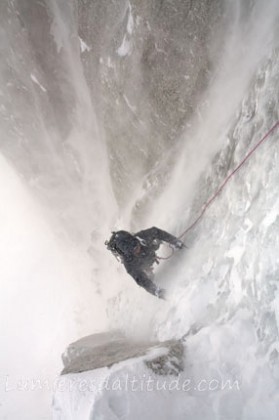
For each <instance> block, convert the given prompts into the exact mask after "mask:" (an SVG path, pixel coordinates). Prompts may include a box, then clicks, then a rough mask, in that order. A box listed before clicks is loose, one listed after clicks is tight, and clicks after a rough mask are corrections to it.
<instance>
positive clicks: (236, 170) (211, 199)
mask: <svg viewBox="0 0 279 420" xmlns="http://www.w3.org/2000/svg"><path fill="white" fill-rule="evenodd" d="M278 126H279V120H278V121H277V122H276V124H274V125H273V126H272V127H271V128H270V130H268V132H267V133H266V134H265V135H264V136H263V137H262V138H261V139H260V140H259V141H258V142H257V143H256V145H255V146H254V147H253V148H252V149H251V150H250V152H249V153H247V155H246V156H245V157H244V158H243V159H242V160H241V162H240V163H239V164H238V165H237V167H236V168H235V169H234V170H233V171H232V172H231V173H230V174H229V175H228V176H227V177H226V178H225V179H224V181H223V182H222V184H221V185H220V187H219V188H218V189H217V191H216V192H215V193H214V194H213V195H212V197H210V198H209V200H208V201H207V202H206V203H205V204H204V205H203V207H202V209H201V212H200V214H199V216H198V217H197V218H196V219H195V220H194V222H193V223H192V224H191V225H190V226H188V227H187V229H185V230H184V231H183V232H182V233H181V235H180V236H178V238H179V239H181V238H182V237H183V236H184V235H186V233H188V232H189V231H190V230H192V229H193V228H194V227H195V226H196V225H197V224H198V222H199V221H200V220H201V218H202V217H203V215H204V213H205V212H206V210H207V209H208V207H209V206H210V205H211V204H212V203H213V201H214V200H215V199H216V198H217V196H218V195H219V194H220V193H221V192H222V190H223V188H224V187H225V185H226V184H227V183H228V182H229V180H230V179H231V178H232V177H233V176H234V175H235V174H236V172H238V171H239V169H240V168H241V167H242V166H243V165H244V163H245V162H247V160H249V159H250V157H251V156H252V155H253V154H254V152H255V151H256V150H257V149H258V147H260V146H261V145H262V144H263V143H264V141H265V140H267V138H268V137H269V136H270V135H271V134H272V132H273V131H275V129H276V128H277V127H278ZM171 249H172V253H171V254H170V255H169V256H167V257H158V259H160V260H168V259H169V258H171V257H172V256H173V254H174V249H173V248H171Z"/></svg>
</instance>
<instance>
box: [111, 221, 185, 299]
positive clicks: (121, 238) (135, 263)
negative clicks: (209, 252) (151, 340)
mask: <svg viewBox="0 0 279 420" xmlns="http://www.w3.org/2000/svg"><path fill="white" fill-rule="evenodd" d="M162 242H168V243H169V244H171V245H173V246H174V247H176V248H178V249H182V248H183V247H184V246H185V245H184V244H183V242H182V241H180V240H179V239H178V238H176V237H175V236H173V235H171V234H170V233H168V232H165V231H164V230H161V229H159V228H157V227H152V228H150V229H146V230H141V231H140V232H138V233H136V234H134V235H132V234H131V233H129V232H126V231H125V230H119V231H118V232H112V236H111V238H110V240H109V241H106V242H105V245H106V246H107V248H108V249H109V250H110V251H112V252H113V254H114V255H115V256H116V257H120V260H121V262H122V263H123V264H124V266H125V268H126V271H127V273H128V274H130V276H132V277H133V278H134V279H135V281H136V283H137V284H138V285H139V286H141V287H144V289H145V290H147V292H149V293H151V294H153V295H155V296H157V297H158V298H161V299H164V297H165V289H162V288H159V287H157V286H156V285H155V284H154V283H153V281H152V279H153V277H154V275H153V264H154V263H159V261H158V257H157V255H156V251H157V249H158V248H159V247H160V245H161V243H162Z"/></svg>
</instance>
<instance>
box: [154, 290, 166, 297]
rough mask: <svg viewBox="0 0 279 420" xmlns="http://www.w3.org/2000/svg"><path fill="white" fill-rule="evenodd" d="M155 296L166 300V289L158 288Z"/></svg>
mask: <svg viewBox="0 0 279 420" xmlns="http://www.w3.org/2000/svg"><path fill="white" fill-rule="evenodd" d="M156 296H157V297H158V298H159V299H164V300H166V290H165V289H158V290H157V292H156Z"/></svg>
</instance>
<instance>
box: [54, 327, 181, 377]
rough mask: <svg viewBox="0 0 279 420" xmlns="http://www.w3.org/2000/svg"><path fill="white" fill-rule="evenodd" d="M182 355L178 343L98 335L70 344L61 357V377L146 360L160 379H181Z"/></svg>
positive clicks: (174, 341) (118, 335)
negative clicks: (129, 361) (170, 377)
mask: <svg viewBox="0 0 279 420" xmlns="http://www.w3.org/2000/svg"><path fill="white" fill-rule="evenodd" d="M154 353H155V355H154ZM183 355H184V347H183V344H182V342H181V341H179V340H168V341H164V342H158V341H157V342H155V341H154V342H142V341H140V342H139V341H131V340H128V339H127V338H125V336H123V335H122V334H121V333H120V332H119V331H113V332H106V333H99V334H93V335H90V336H87V337H84V338H82V339H81V340H78V341H76V342H75V343H72V344H70V346H69V347H68V349H67V350H66V352H65V353H64V354H63V356H62V359H63V363H64V366H65V367H64V369H63V371H62V375H65V374H69V373H80V372H85V371H90V370H94V369H98V368H102V367H111V366H112V365H114V364H116V363H119V362H122V361H125V360H128V359H133V358H143V361H144V363H145V364H146V366H147V367H148V368H149V369H151V370H152V371H153V372H154V373H156V374H158V375H178V374H179V373H180V372H181V371H182V370H183Z"/></svg>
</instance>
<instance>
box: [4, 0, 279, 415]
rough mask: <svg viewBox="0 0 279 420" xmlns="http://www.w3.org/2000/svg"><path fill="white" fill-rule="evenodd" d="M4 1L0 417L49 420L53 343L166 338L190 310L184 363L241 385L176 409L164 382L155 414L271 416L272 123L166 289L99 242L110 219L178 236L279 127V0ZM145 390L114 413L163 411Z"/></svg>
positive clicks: (161, 270) (166, 275) (191, 371)
mask: <svg viewBox="0 0 279 420" xmlns="http://www.w3.org/2000/svg"><path fill="white" fill-rule="evenodd" d="M0 8H1V13H0V19H1V42H0V54H1V61H0V83H1V86H0V98H1V104H0V112H1V124H0V131H1V133H0V134H1V140H0V144H1V156H0V168H1V178H0V194H1V196H0V201H1V205H0V225H1V241H0V248H1V262H0V275H1V283H2V292H1V298H0V299H1V305H0V307H1V309H0V310H1V337H2V342H1V345H2V348H1V356H2V357H1V365H0V369H1V370H0V374H1V377H0V387H1V388H0V393H1V404H2V405H1V406H0V418H3V419H4V418H9V419H12V420H16V419H18V418H19V416H20V418H21V419H25V418H26V419H28V420H30V419H36V420H37V419H40V418H42V419H43V418H45V419H48V418H50V405H51V398H52V392H53V387H54V386H55V379H56V375H57V374H58V373H59V371H60V368H61V362H60V354H61V353H62V351H63V350H64V348H65V346H66V345H67V344H68V343H70V342H72V341H74V340H75V339H77V338H80V337H82V336H83V335H86V334H90V333H94V332H96V331H103V330H106V329H110V328H119V329H121V330H122V331H123V332H124V333H125V334H126V335H127V336H128V338H129V339H132V338H133V337H135V336H136V338H137V339H145V340H149V339H161V340H168V339H171V338H174V339H175V338H177V337H181V336H182V335H183V334H184V333H185V332H186V331H187V330H188V329H189V328H190V327H191V325H192V324H194V323H197V322H198V323H199V324H200V325H201V326H203V328H202V329H201V330H200V332H199V333H198V334H196V335H195V336H193V337H191V338H189V340H188V343H187V352H186V360H185V362H187V363H186V364H185V366H186V370H187V375H189V376H191V378H192V379H193V380H194V382H198V381H199V380H203V378H205V376H206V379H209V380H210V379H212V378H217V377H218V378H219V379H220V378H222V377H227V376H228V375H230V377H234V378H235V379H236V380H238V381H239V383H240V385H241V392H235V393H233V394H231V393H230V392H229V391H227V392H224V391H222V390H218V391H216V392H214V393H212V392H205V393H203V394H201V393H194V392H193V393H189V394H187V395H185V393H184V394H183V395H182V396H181V398H183V404H181V407H182V408H181V410H180V411H179V410H176V409H175V410H174V411H173V412H172V410H171V404H172V402H173V404H174V405H175V406H176V407H178V406H180V405H179V404H180V402H179V401H180V396H179V395H178V394H175V398H174V399H172V395H173V394H171V393H170V395H169V399H168V407H169V411H168V412H167V414H168V418H171V415H172V413H175V416H176V417H175V418H181V419H182V418H185V416H187V415H188V417H191V418H193V419H195V420H196V419H200V418H203V419H208V420H211V419H214V418H217V417H218V418H219V417H220V418H226V419H227V418H230V417H233V418H238V419H245V420H246V419H247V420H248V419H255V418H257V419H261V420H265V419H269V420H270V419H272V420H273V419H274V420H275V419H276V418H277V416H276V412H278V397H277V389H278V352H279V349H278V330H277V325H278V293H277V284H276V281H277V279H278V263H279V261H278V256H277V253H276V250H277V249H278V237H279V232H278V229H279V227H278V197H277V195H278V194H277V186H278V181H279V179H278V167H279V166H278V163H279V162H278V132H274V133H273V134H272V135H271V136H270V139H269V140H268V142H267V143H265V145H264V146H263V147H262V148H261V149H260V150H259V151H258V152H257V153H256V154H255V155H254V156H253V158H252V159H251V160H250V161H249V162H248V163H247V164H246V165H245V167H243V169H242V170H241V172H240V173H238V174H237V175H236V176H235V177H234V178H233V179H232V181H231V182H230V184H229V185H228V186H227V187H226V189H225V190H224V192H223V193H222V195H221V196H220V197H218V199H217V200H216V201H215V203H214V204H213V206H212V207H211V208H210V209H209V211H208V212H207V213H206V215H205V217H204V218H203V219H202V221H201V223H200V224H199V225H198V226H197V227H196V228H195V229H194V230H193V231H192V232H191V233H190V234H189V235H188V236H187V237H186V238H185V241H186V244H187V245H188V247H189V248H188V250H186V251H185V252H183V253H177V254H175V256H174V257H173V259H171V260H168V261H166V262H164V263H162V264H160V266H159V267H158V269H157V273H156V276H157V277H156V281H157V282H158V284H160V285H162V286H164V287H166V288H167V289H168V301H166V302H163V301H159V300H156V299H155V298H154V297H153V296H150V295H148V294H147V293H146V292H145V291H144V290H143V289H141V288H139V287H137V285H136V284H135V283H134V282H133V281H132V280H131V279H130V278H129V277H128V276H127V275H126V273H125V271H124V269H123V267H122V266H120V265H119V264H118V263H117V261H114V259H113V258H112V256H111V255H109V254H108V253H107V252H106V250H105V247H104V241H105V239H107V237H108V236H109V234H110V231H111V230H115V229H117V228H118V227H119V228H127V229H131V230H133V231H136V230H139V229H143V228H145V227H149V226H151V225H157V226H159V227H161V228H163V229H164V228H165V229H169V230H170V231H171V232H172V233H174V234H179V233H180V232H182V231H183V230H184V229H185V228H186V227H187V226H188V225H189V223H191V222H192V221H193V219H194V218H195V217H196V215H197V213H198V212H199V211H200V209H201V207H202V204H203V203H204V202H205V201H206V200H207V199H208V198H209V196H210V195H211V194H212V193H213V192H214V191H215V190H216V188H217V187H218V185H220V183H221V182H222V180H223V179H224V177H225V176H226V175H227V174H228V173H229V172H230V171H231V170H232V169H233V168H234V167H235V166H236V165H237V164H238V163H239V161H240V160H241V159H242V158H243V156H244V155H245V154H246V153H247V151H248V150H250V148H251V147H253V145H254V144H255V143H256V141H257V140H259V138H261V137H262V136H263V135H264V134H265V133H266V132H267V131H268V130H269V129H270V128H271V126H272V125H273V124H274V123H275V122H276V121H277V120H278V119H279V115H278V109H279V108H278V98H277V96H276V92H277V91H278V87H279V86H278V72H279V58H278V47H279V45H278V39H279V38H278V36H279V32H278V22H279V6H278V2H277V1H275V0H271V1H269V2H268V3H267V2H264V1H263V0H258V1H257V0H255V1H249V2H243V1H230V0H227V1H226V2H220V1H219V0H214V1H212V0H210V1H209V0H208V1H207V0H198V1H195V2H191V1H184V0H183V1H180V0H170V1H168V2H150V1H149V0H144V1H142V2H136V1H130V2H127V1H124V0H123V1H121V2H101V3H100V2H90V1H81V0H80V1H66V0H65V1H64V0H61V1H59V2H56V1H54V0H51V1H46V0H42V1H40V2H36V3H34V2H32V4H31V2H29V1H28V0H20V1H19V0H18V1H11V2H2V4H1V6H0ZM124 40H126V41H127V42H128V44H129V45H128V47H129V48H128V47H127V45H126V44H127V43H126V44H125V43H124V44H123V42H124ZM87 46H88V47H87ZM121 46H122V48H121ZM119 48H120V50H119ZM125 369H126V367H124V371H125ZM124 371H123V372H124ZM139 373H140V372H139ZM141 373H143V372H141ZM86 375H87V376H88V375H90V374H89V373H87V374H86ZM36 381H37V382H36ZM22 389H23V390H24V391H22ZM110 397H111V398H112V400H113V401H114V403H113V404H114V406H117V403H118V402H117V399H116V398H114V394H113V396H112V395H111V394H110ZM126 397H127V398H126ZM145 397H146V398H145ZM145 397H144V396H143V394H140V398H141V400H137V399H135V400H134V404H135V405H134V407H137V410H138V413H137V415H135V413H133V414H132V416H131V415H130V417H129V410H128V409H127V407H129V398H132V397H129V396H128V395H125V398H126V399H125V400H124V399H122V405H120V406H117V407H116V412H117V413H120V414H119V416H120V415H121V413H122V414H123V413H126V414H125V416H124V414H123V416H124V417H123V418H127V419H129V418H133V419H135V418H142V414H141V412H140V409H141V406H143V405H144V401H145V402H146V404H147V408H150V410H149V412H150V413H152V416H153V417H152V418H153V419H154V418H156V415H157V414H156V413H157V412H156V408H155V407H153V408H152V409H151V406H152V401H154V400H153V399H152V394H150V393H149V394H148V395H147V394H146V395H145ZM103 398H106V393H104V395H103ZM156 398H160V394H156ZM110 401H111V400H108V403H109V402H110ZM123 401H126V403H125V404H126V405H125V406H123ZM139 401H143V403H142V404H140V403H139ZM158 401H159V400H158ZM181 401H182V400H181ZM86 404H87V403H86ZM107 406H109V404H107ZM100 407H101V402H100V404H99V409H100V410H101V408H100ZM131 407H132V406H131ZM147 411H148V410H147ZM87 412H88V411H87ZM73 416H74V415H73ZM73 418H76V417H73ZM88 418H89V417H88ZM108 418H110V417H108ZM111 418H113V417H111ZM146 418H148V417H146ZM150 418H151V417H150ZM157 418H163V417H162V416H161V414H160V417H157ZM82 420H84V418H83V419H82Z"/></svg>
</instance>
